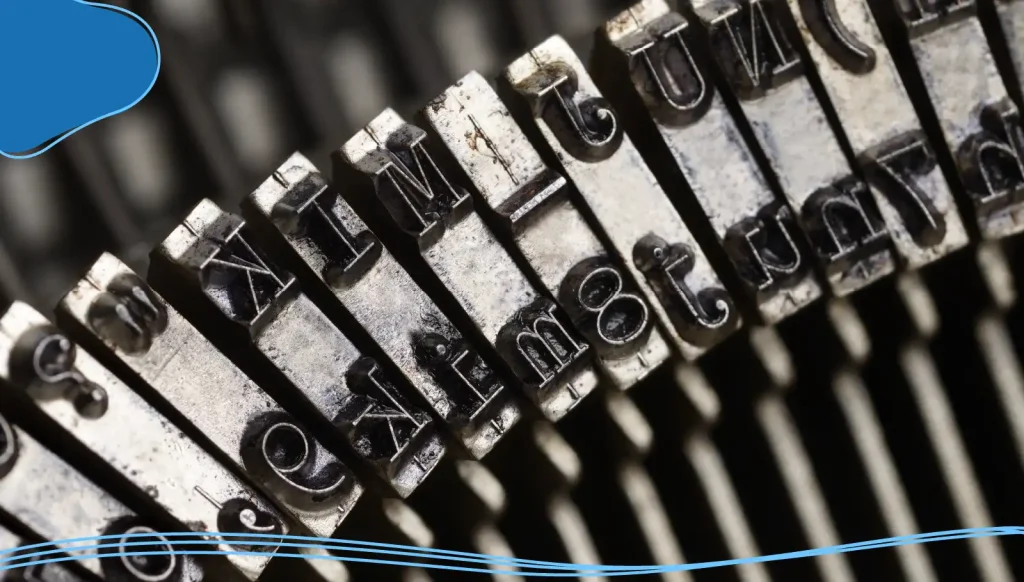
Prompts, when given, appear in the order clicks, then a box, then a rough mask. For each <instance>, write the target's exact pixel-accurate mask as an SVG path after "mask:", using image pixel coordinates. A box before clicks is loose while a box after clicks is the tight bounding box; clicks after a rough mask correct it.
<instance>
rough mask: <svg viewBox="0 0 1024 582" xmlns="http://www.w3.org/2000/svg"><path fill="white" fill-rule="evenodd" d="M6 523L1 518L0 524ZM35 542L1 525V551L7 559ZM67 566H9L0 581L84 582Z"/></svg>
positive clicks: (0, 575) (83, 579) (81, 577)
mask: <svg viewBox="0 0 1024 582" xmlns="http://www.w3.org/2000/svg"><path fill="white" fill-rule="evenodd" d="M3 521H5V519H4V517H3V516H0V522H3ZM34 541H35V540H28V539H24V538H22V537H21V536H19V535H17V534H15V533H13V532H11V531H10V530H8V529H7V528H6V527H4V526H3V525H0V550H3V551H4V552H5V554H7V557H5V559H10V558H11V557H12V556H11V554H13V553H15V552H13V550H15V549H17V548H20V547H22V546H26V545H30V544H32V542H34ZM66 566H67V565H66V564H64V565H61V564H42V565H33V566H29V567H27V568H14V567H10V566H8V567H7V569H5V570H4V571H3V573H2V574H0V580H3V582H26V581H28V582H84V581H85V578H84V577H83V576H82V575H80V574H79V573H77V572H76V573H72V571H71V570H68V569H67V567H66Z"/></svg>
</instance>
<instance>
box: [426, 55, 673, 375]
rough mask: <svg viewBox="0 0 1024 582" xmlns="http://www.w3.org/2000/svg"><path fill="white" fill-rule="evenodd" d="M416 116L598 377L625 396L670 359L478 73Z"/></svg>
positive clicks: (645, 314)
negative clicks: (587, 346) (584, 347)
mask: <svg viewBox="0 0 1024 582" xmlns="http://www.w3.org/2000/svg"><path fill="white" fill-rule="evenodd" d="M423 115H424V117H425V118H426V119H427V122H428V123H429V124H430V125H431V127H432V128H433V130H434V131H435V132H436V133H437V135H438V137H439V139H440V141H441V143H443V144H444V145H445V147H447V149H448V151H449V152H450V153H451V154H452V156H453V157H454V158H455V159H456V161H457V162H458V163H459V164H460V166H461V167H462V168H463V169H464V170H465V171H466V173H467V175H468V176H469V179H470V182H472V184H473V186H474V187H475V188H476V190H477V191H478V192H479V193H480V194H481V198H482V199H483V202H484V203H485V204H486V205H487V207H488V208H490V209H491V210H492V211H493V212H494V213H495V214H496V215H497V219H498V220H499V221H500V224H501V229H500V231H499V235H502V234H503V235H505V236H507V237H508V238H510V239H512V240H513V241H514V246H515V248H517V249H518V251H519V252H521V253H522V254H523V256H524V257H525V258H526V260H527V261H528V262H529V264H530V266H531V267H532V268H533V270H534V271H535V272H536V274H537V275H538V276H539V277H540V280H541V282H542V283H543V284H544V286H545V287H546V288H547V290H548V292H549V293H550V294H551V295H552V296H554V297H556V298H558V300H559V303H560V304H561V306H562V308H563V309H565V311H566V313H568V314H570V316H571V317H572V318H573V321H574V323H575V324H576V327H577V329H579V330H580V331H581V332H582V333H583V334H584V335H585V336H586V338H587V340H588V341H589V342H590V343H591V345H592V346H594V349H595V351H596V352H597V358H598V360H597V361H598V364H599V366H600V367H601V371H602V372H604V374H605V375H606V376H607V377H608V378H609V379H610V380H611V382H612V383H613V384H614V385H615V386H617V387H618V388H621V389H627V388H629V387H631V386H633V385H634V384H635V383H637V382H638V381H640V380H641V379H642V378H644V377H645V376H647V374H648V373H649V372H650V371H651V370H653V369H654V368H656V367H657V366H658V365H660V364H661V363H662V362H664V361H665V360H667V359H668V358H669V357H670V356H671V352H670V350H669V347H668V345H667V344H666V343H665V340H664V339H663V338H662V335H661V332H660V331H659V330H658V329H657V326H656V324H655V323H654V320H653V318H652V317H651V316H650V307H649V306H648V303H647V301H646V300H645V299H643V298H642V297H641V296H640V295H637V291H636V282H635V281H633V280H632V277H631V276H630V274H629V273H628V272H626V273H624V272H623V271H622V269H621V268H620V267H619V265H618V264H617V263H616V262H614V259H613V258H612V257H611V256H609V255H610V253H609V252H608V251H607V250H606V249H605V247H604V245H603V244H602V243H601V241H600V240H598V238H597V235H596V234H594V232H593V231H592V230H591V229H590V227H589V226H588V225H587V222H586V220H585V219H584V218H583V216H582V215H581V214H580V213H579V211H578V210H577V209H576V207H575V206H574V205H573V203H572V201H571V200H570V199H569V194H568V192H567V190H568V188H569V186H568V184H567V183H566V181H565V178H564V177H562V176H561V175H559V174H558V173H557V172H555V171H553V170H551V169H550V168H548V167H547V166H546V165H545V164H544V162H543V161H541V158H540V155H539V154H538V153H537V152H536V150H534V149H533V147H532V146H531V145H530V144H529V142H528V141H527V139H526V135H525V134H523V132H522V130H520V129H519V127H518V126H517V125H516V123H515V121H514V120H513V119H512V116H511V114H510V113H509V112H508V110H507V109H506V108H505V106H504V105H503V104H502V103H501V100H500V99H499V98H498V95H497V94H496V93H495V92H494V90H493V89H491V87H490V85H488V83H487V80H486V79H484V77H483V76H481V75H480V74H479V73H470V74H469V75H467V76H465V77H463V78H462V79H461V80H460V81H459V82H457V83H456V84H455V85H453V86H451V87H449V88H448V89H447V90H446V91H445V92H444V93H443V94H442V95H441V96H440V97H438V98H436V99H434V100H433V101H432V102H430V103H429V104H428V105H427V107H426V108H425V109H424V110H423Z"/></svg>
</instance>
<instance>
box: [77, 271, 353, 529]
mask: <svg viewBox="0 0 1024 582" xmlns="http://www.w3.org/2000/svg"><path fill="white" fill-rule="evenodd" d="M60 310H61V312H62V313H63V314H64V315H66V316H68V317H69V318H70V321H69V322H73V323H75V324H76V327H78V330H77V331H79V332H82V333H87V334H90V335H92V336H93V337H94V341H93V342H92V343H97V344H98V343H99V342H97V341H95V340H97V339H98V340H99V341H101V342H102V345H97V349H98V350H102V352H98V353H103V355H104V356H105V357H106V361H108V363H109V364H110V365H111V367H112V368H113V369H114V370H115V371H116V372H117V373H119V374H124V373H127V374H128V375H130V376H134V377H135V379H137V380H141V381H142V382H144V383H145V386H137V388H138V387H142V388H148V389H150V390H146V392H151V391H155V393H152V392H151V393H150V394H148V396H150V397H152V398H155V399H157V400H158V401H159V402H163V403H166V404H169V405H170V407H172V408H173V409H174V410H176V411H177V412H179V413H180V414H182V415H183V416H184V417H185V419H186V420H187V421H188V422H190V423H192V424H193V425H194V426H195V427H196V428H198V429H199V430H200V431H202V433H203V434H204V435H205V437H206V438H208V439H209V440H210V441H211V442H212V443H213V444H214V445H215V446H216V447H217V448H218V450H219V453H220V454H223V455H225V456H226V458H227V459H229V460H231V461H232V462H234V463H235V464H236V465H237V466H238V467H241V468H244V470H245V472H246V474H248V475H250V476H251V477H252V478H253V479H255V480H256V481H258V482H259V483H260V484H261V485H262V486H263V487H264V488H265V490H266V491H267V492H268V493H270V494H271V496H272V497H273V498H274V499H276V500H277V501H279V502H281V503H282V504H283V505H284V507H286V508H287V509H288V510H289V511H290V512H291V513H292V514H293V515H295V516H296V517H297V518H298V519H299V521H300V522H301V523H302V525H304V526H305V527H307V528H308V529H309V530H310V531H312V532H314V533H316V534H317V535H320V536H330V535H331V534H333V533H334V530H336V529H337V527H338V525H339V524H340V523H341V522H342V521H343V520H344V518H345V515H346V514H347V512H348V511H349V510H350V509H351V508H352V506H353V505H354V504H355V503H356V501H357V500H358V499H359V496H360V495H361V494H362V486H361V485H359V484H358V483H356V481H355V478H354V476H352V474H351V472H350V471H349V470H348V469H347V467H345V466H344V465H343V464H342V463H341V462H340V461H338V460H337V459H336V458H335V457H334V455H332V454H331V453H329V452H328V451H327V450H326V449H324V448H323V446H322V445H320V444H319V443H318V442H317V441H316V440H315V439H314V438H313V436H312V435H311V434H310V433H309V432H308V431H307V430H306V429H305V428H303V427H302V425H301V424H299V423H298V421H296V420H294V419H292V418H291V417H290V416H289V415H287V414H285V413H284V411H283V410H281V408H280V407H279V406H278V405H277V404H276V403H275V402H274V401H273V400H271V399H270V397H269V396H267V394H266V393H265V392H263V391H262V390H261V389H260V388H259V387H258V386H257V385H256V384H255V383H254V382H253V381H252V380H250V379H249V378H247V377H246V376H245V375H244V374H243V373H242V372H241V371H240V370H239V369H238V368H236V367H235V366H234V364H232V363H231V362H230V360H228V359H227V357H226V356H224V355H223V354H222V353H221V352H219V351H217V349H216V348H214V347H213V346H212V345H211V344H210V343H209V342H208V341H207V340H206V339H205V338H204V337H203V336H201V335H200V334H199V332H197V331H196V329H195V328H194V327H192V325H191V324H189V323H188V322H187V321H186V320H185V319H184V318H182V317H181V315H180V314H178V312H177V311H175V310H174V309H173V308H171V307H170V306H169V305H167V304H166V303H165V302H164V300H163V299H162V298H160V297H159V296H158V295H156V293H155V292H153V291H152V289H150V288H149V286H148V285H146V283H144V282H143V281H142V279H141V278H139V277H138V275H136V274H135V273H133V272H132V271H131V270H130V269H128V268H127V267H126V266H125V265H124V264H123V263H121V262H120V261H118V260H117V259H116V258H114V257H113V256H112V255H104V256H103V257H101V258H100V260H99V261H97V262H96V264H95V265H93V267H92V269H90V270H89V273H88V274H87V275H86V276H85V278H83V279H82V281H81V282H80V283H79V284H78V285H77V286H76V287H75V288H74V289H73V290H72V291H71V293H69V294H68V296H67V297H65V298H64V300H63V301H62V302H61V305H60ZM197 381H201V386H202V387H203V389H201V390H200V389H197V388H198V387H197ZM152 398H151V400H150V401H151V402H152V401H153V400H152ZM224 410H231V411H233V413H232V414H224V413H223V411H224ZM269 437H275V438H269ZM277 437H280V438H277ZM276 452H281V453H283V455H282V456H280V457H275V456H274V455H273V454H274V453H276ZM299 461H301V462H299ZM328 477H329V478H328ZM313 478H317V479H319V478H325V479H324V480H323V481H316V480H313ZM218 502H219V503H223V502H222V501H218Z"/></svg>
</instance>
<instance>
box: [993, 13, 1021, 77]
mask: <svg viewBox="0 0 1024 582" xmlns="http://www.w3.org/2000/svg"><path fill="white" fill-rule="evenodd" d="M995 3H996V14H998V15H999V23H1000V25H1002V29H1003V35H1004V36H1005V37H1006V44H1007V48H1009V49H1010V59H1011V60H1012V61H1013V68H1014V69H1015V70H1016V72H1017V82H1018V83H1020V84H1021V87H1020V89H1021V91H1022V92H1024V2H1021V0H995Z"/></svg>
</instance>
